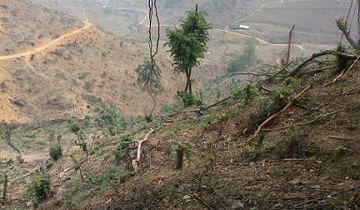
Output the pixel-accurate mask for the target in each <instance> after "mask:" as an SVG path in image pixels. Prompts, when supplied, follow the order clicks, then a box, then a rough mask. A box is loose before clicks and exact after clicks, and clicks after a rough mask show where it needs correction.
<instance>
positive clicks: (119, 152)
mask: <svg viewBox="0 0 360 210" xmlns="http://www.w3.org/2000/svg"><path fill="white" fill-rule="evenodd" d="M132 140H133V137H132V136H131V135H130V134H128V133H127V134H125V135H123V136H122V137H121V138H120V141H118V142H116V144H118V147H117V149H116V151H115V152H114V155H115V159H116V161H117V163H119V162H120V160H122V158H123V157H125V156H126V155H127V154H128V152H129V151H128V150H127V148H129V144H127V143H126V142H130V141H132Z"/></svg>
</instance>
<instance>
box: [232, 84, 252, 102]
mask: <svg viewBox="0 0 360 210" xmlns="http://www.w3.org/2000/svg"><path fill="white" fill-rule="evenodd" d="M257 95H259V92H258V89H257V87H256V84H255V83H250V84H248V85H246V86H245V87H239V86H235V87H234V89H233V90H232V91H231V92H230V96H231V98H232V99H233V100H235V101H237V102H239V103H240V102H245V103H250V102H251V101H252V99H253V98H254V97H255V96H257Z"/></svg>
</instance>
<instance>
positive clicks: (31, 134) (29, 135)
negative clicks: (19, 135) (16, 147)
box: [26, 132, 36, 139]
mask: <svg viewBox="0 0 360 210" xmlns="http://www.w3.org/2000/svg"><path fill="white" fill-rule="evenodd" d="M26 137H28V138H32V139H34V138H36V133H35V132H34V133H30V134H28V135H27V136H26Z"/></svg>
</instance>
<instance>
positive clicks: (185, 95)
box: [178, 91, 198, 107]
mask: <svg viewBox="0 0 360 210" xmlns="http://www.w3.org/2000/svg"><path fill="white" fill-rule="evenodd" d="M178 95H179V96H180V98H181V99H182V101H183V103H184V106H185V107H187V106H190V105H193V104H194V103H195V101H196V100H198V98H197V97H196V96H194V95H192V94H190V93H189V92H187V91H185V92H180V93H178Z"/></svg>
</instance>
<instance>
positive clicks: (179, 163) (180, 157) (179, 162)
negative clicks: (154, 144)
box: [175, 148, 184, 170]
mask: <svg viewBox="0 0 360 210" xmlns="http://www.w3.org/2000/svg"><path fill="white" fill-rule="evenodd" d="M183 162H184V148H179V149H177V150H176V168H175V169H176V170H181V169H182V168H183Z"/></svg>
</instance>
